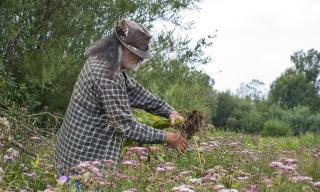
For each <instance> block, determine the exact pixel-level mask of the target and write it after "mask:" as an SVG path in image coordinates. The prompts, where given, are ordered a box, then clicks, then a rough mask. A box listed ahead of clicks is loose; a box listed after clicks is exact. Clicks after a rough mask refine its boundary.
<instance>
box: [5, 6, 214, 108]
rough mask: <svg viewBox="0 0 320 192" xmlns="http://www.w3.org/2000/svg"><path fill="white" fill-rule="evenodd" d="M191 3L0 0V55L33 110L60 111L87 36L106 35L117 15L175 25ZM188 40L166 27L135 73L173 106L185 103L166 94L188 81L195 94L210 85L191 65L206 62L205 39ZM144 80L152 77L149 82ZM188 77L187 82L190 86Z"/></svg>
mask: <svg viewBox="0 0 320 192" xmlns="http://www.w3.org/2000/svg"><path fill="white" fill-rule="evenodd" d="M197 2H198V0H186V1H185V0H165V1H147V0H130V1H128V0H119V1H111V0H107V1H102V0H95V1H88V0H84V1H83V0H82V1H79V0H69V1H64V0H58V1H49V0H40V1H8V0H5V1H1V8H0V9H1V10H0V11H1V18H0V35H1V38H0V54H1V55H0V56H1V60H2V62H3V64H4V65H5V66H6V69H8V71H9V72H10V73H12V74H13V76H14V77H15V78H16V81H17V83H23V84H24V85H25V86H26V87H28V89H29V90H30V93H31V94H32V95H35V97H36V98H37V99H38V100H39V102H40V105H39V107H38V110H41V109H42V108H43V107H46V106H47V107H48V108H49V110H50V111H57V110H58V111H64V110H65V108H66V106H67V104H68V102H69V98H70V96H71V93H72V88H73V86H74V83H75V81H76V78H77V75H78V73H79V71H80V69H81V67H82V66H83V64H84V62H85V59H86V55H85V50H86V48H87V47H88V46H89V45H90V44H91V43H92V42H93V41H96V40H98V39H100V38H101V37H102V36H104V35H106V34H110V33H111V32H112V28H113V26H114V25H115V24H116V23H117V22H118V21H119V20H120V19H122V18H128V19H132V20H135V21H138V22H140V23H142V24H143V25H145V26H147V27H149V28H152V27H153V22H154V21H156V20H162V21H168V22H171V23H174V24H175V25H181V22H180V21H181V16H180V14H179V13H180V12H181V11H182V10H185V9H189V8H194V7H196V3H197ZM169 36H171V37H169ZM189 44H190V40H188V39H185V38H180V39H174V38H173V37H172V34H171V33H170V32H169V33H168V32H163V33H162V35H160V36H159V37H158V38H156V40H155V41H154V44H153V45H152V49H154V52H155V57H154V59H152V60H151V61H150V62H148V65H149V64H150V65H152V66H150V67H145V69H144V70H143V71H144V72H145V74H142V73H143V72H141V73H140V74H139V75H136V76H137V78H138V79H140V80H141V81H142V84H143V85H145V86H147V88H149V89H151V90H152V91H155V92H156V93H158V95H159V96H161V97H163V98H166V99H168V100H169V101H171V102H173V103H174V105H175V106H177V107H182V106H183V107H185V105H184V104H183V103H182V104H181V103H179V101H177V100H175V99H174V98H172V97H175V95H173V93H172V92H174V91H179V90H183V91H185V89H184V88H186V87H187V86H188V89H194V91H193V92H194V93H198V92H199V94H202V96H203V97H201V98H206V96H205V94H206V93H207V92H208V91H209V90H211V85H212V84H211V79H210V77H209V76H208V75H206V74H204V73H201V72H198V71H196V70H195V69H194V67H193V64H195V63H201V64H204V63H208V62H209V57H206V56H204V55H203V54H204V53H203V51H202V50H203V48H205V47H206V46H211V44H210V43H207V42H206V39H201V40H199V42H198V43H197V44H196V46H195V47H194V48H190V47H189ZM173 52H175V54H172V53H173ZM145 66H147V65H145ZM146 71H147V72H146ZM154 74H157V75H158V77H160V78H156V76H155V75H154ZM164 74H165V75H164ZM148 79H154V81H153V83H152V82H150V81H148ZM191 79H193V80H192V83H193V85H192V86H191V87H190V85H191V84H189V82H191ZM156 81H157V82H156ZM155 82H156V83H157V84H161V85H156V84H155ZM178 84H179V86H178ZM180 84H181V86H180ZM166 86H167V87H166ZM178 95H179V94H178ZM180 96H182V97H184V98H185V100H188V101H192V100H193V101H194V102H189V104H188V108H191V107H192V106H194V105H196V106H200V105H201V106H203V104H200V102H202V101H204V100H206V99H202V100H200V101H196V100H195V99H194V97H193V98H192V97H191V98H187V97H186V96H187V94H186V93H180Z"/></svg>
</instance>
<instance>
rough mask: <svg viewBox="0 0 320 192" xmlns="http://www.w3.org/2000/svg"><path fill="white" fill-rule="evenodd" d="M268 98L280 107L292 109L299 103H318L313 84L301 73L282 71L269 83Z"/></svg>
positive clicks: (311, 104)
mask: <svg viewBox="0 0 320 192" xmlns="http://www.w3.org/2000/svg"><path fill="white" fill-rule="evenodd" d="M269 99H270V101H271V102H272V103H275V104H278V105H280V106H281V107H286V108H289V109H292V108H294V107H296V106H299V105H305V106H310V107H312V106H313V107H314V105H315V104H316V103H318V99H319V98H318V96H317V91H316V89H315V87H314V84H313V83H312V82H310V81H308V79H307V78H306V76H305V75H304V74H302V73H297V74H290V73H284V74H283V75H281V76H280V77H279V78H277V79H276V80H275V81H274V82H273V83H272V85H271V88H270V92H269Z"/></svg>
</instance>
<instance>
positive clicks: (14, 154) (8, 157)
mask: <svg viewBox="0 0 320 192" xmlns="http://www.w3.org/2000/svg"><path fill="white" fill-rule="evenodd" d="M18 157H19V151H16V150H15V149H13V148H12V147H11V148H9V149H8V150H7V151H6V154H5V155H4V156H3V160H4V161H5V162H7V161H14V160H15V159H17V158H18Z"/></svg>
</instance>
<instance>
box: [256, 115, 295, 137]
mask: <svg viewBox="0 0 320 192" xmlns="http://www.w3.org/2000/svg"><path fill="white" fill-rule="evenodd" d="M289 134H290V128H289V125H288V124H287V123H286V122H284V121H280V120H276V119H271V120H267V121H266V122H265V123H264V125H263V131H262V136H275V137H280V136H287V135H289Z"/></svg>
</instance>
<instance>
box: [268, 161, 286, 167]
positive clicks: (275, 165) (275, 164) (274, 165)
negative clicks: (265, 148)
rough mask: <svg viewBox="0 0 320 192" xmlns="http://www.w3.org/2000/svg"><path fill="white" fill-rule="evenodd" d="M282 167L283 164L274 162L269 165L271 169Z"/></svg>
mask: <svg viewBox="0 0 320 192" xmlns="http://www.w3.org/2000/svg"><path fill="white" fill-rule="evenodd" d="M281 166H283V163H281V162H278V161H273V162H271V163H270V164H269V167H270V168H280V167H281Z"/></svg>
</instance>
